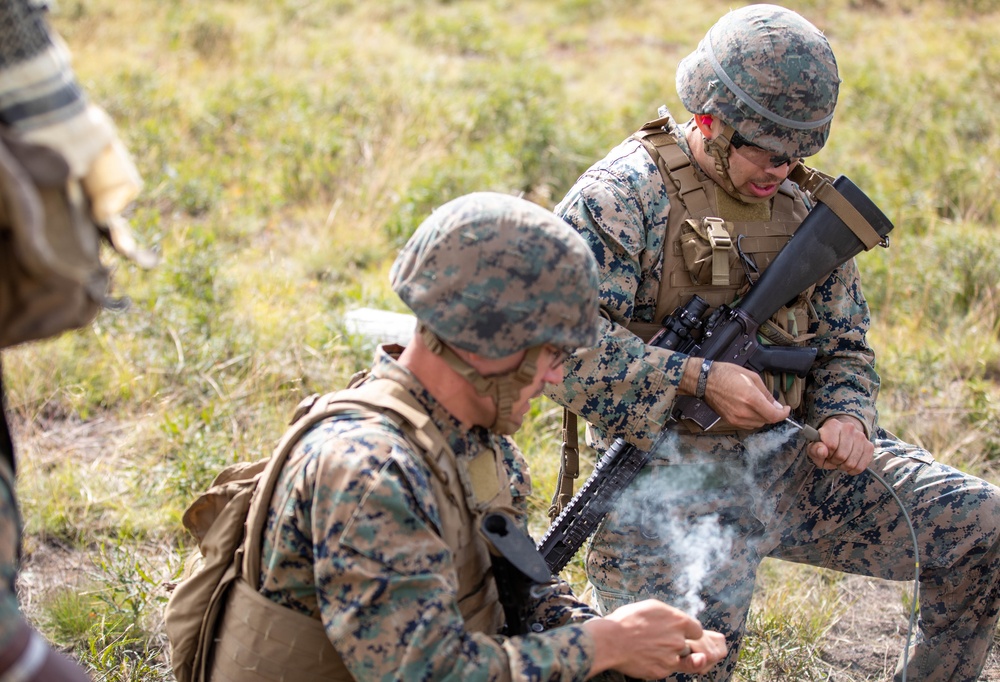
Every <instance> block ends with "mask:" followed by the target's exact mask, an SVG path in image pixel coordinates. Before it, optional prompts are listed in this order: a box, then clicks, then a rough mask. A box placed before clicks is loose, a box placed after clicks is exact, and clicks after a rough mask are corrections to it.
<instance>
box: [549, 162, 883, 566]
mask: <svg viewBox="0 0 1000 682" xmlns="http://www.w3.org/2000/svg"><path fill="white" fill-rule="evenodd" d="M832 186H833V189H834V190H836V191H837V192H838V193H839V196H840V198H841V199H846V200H847V202H849V203H850V205H851V206H852V207H853V209H856V210H857V212H858V213H859V214H860V218H861V219H862V220H864V221H866V222H867V223H868V225H869V226H870V227H871V228H873V229H874V232H875V233H877V235H878V237H879V238H881V240H882V241H881V243H882V244H883V245H885V244H887V242H886V240H885V238H886V235H888V234H889V232H890V231H891V230H892V228H893V225H892V223H891V222H890V221H889V219H888V218H887V217H886V216H885V214H883V213H882V211H881V210H880V209H879V208H878V206H876V205H875V203H874V202H872V201H871V199H869V198H868V197H867V196H866V195H865V194H864V192H862V191H861V190H860V189H858V187H857V186H856V185H855V184H854V183H853V182H851V181H850V180H849V179H847V178H846V177H844V176H843V175H841V176H840V177H838V178H837V179H836V180H835V181H834V182H833V185H832ZM819 198H820V200H821V201H822V200H823V196H822V195H820V196H819ZM864 248H866V245H865V243H864V242H862V241H861V238H860V237H859V236H858V235H857V234H856V233H855V232H854V231H853V230H852V229H851V228H850V227H848V224H847V222H845V220H844V219H843V218H842V217H841V215H840V214H839V213H835V212H834V210H833V209H831V208H830V207H829V206H828V205H827V203H825V202H824V203H819V204H817V205H816V206H815V207H814V208H813V209H812V210H811V211H810V212H809V215H808V216H806V219H805V220H804V221H803V222H802V225H800V226H799V228H798V230H796V231H795V234H794V235H793V236H792V238H791V239H789V240H788V243H787V244H786V245H785V247H784V248H783V249H782V250H781V252H780V253H779V254H778V256H777V257H776V258H775V259H774V261H772V263H771V264H770V265H769V266H768V268H767V269H766V270H765V271H764V272H763V273H762V274H761V276H760V278H759V279H758V280H757V282H756V283H755V284H754V285H753V287H751V289H750V290H749V291H748V292H747V294H746V295H745V296H744V297H743V298H742V299H741V300H740V301H739V302H738V303H737V304H735V305H734V306H732V307H730V306H720V308H719V309H718V310H717V311H716V312H715V313H713V314H712V315H710V316H709V318H708V320H705V321H703V320H702V319H701V318H702V316H703V315H704V313H705V311H706V310H707V308H708V304H707V303H706V302H705V301H704V300H703V299H701V298H700V297H698V296H695V297H693V298H692V299H691V300H690V301H689V302H688V303H687V304H686V305H684V306H681V307H679V308H678V309H677V310H675V311H674V312H673V313H672V314H671V315H669V316H667V317H666V318H665V319H664V320H663V329H662V330H661V331H660V333H658V334H657V335H656V336H654V337H653V339H652V341H651V342H650V343H651V344H652V345H655V346H658V347H661V348H666V349H668V350H675V351H677V352H681V353H685V354H687V355H694V356H697V357H702V358H707V359H709V360H713V361H715V360H718V361H722V362H732V363H734V364H738V365H740V366H747V367H750V368H752V369H754V370H756V371H761V370H765V369H770V370H776V371H783V372H789V373H795V374H797V375H799V376H805V375H806V373H807V372H808V371H809V368H810V366H811V365H812V362H813V360H814V359H815V356H816V349H814V348H798V347H774V346H765V345H763V344H761V343H760V342H759V341H758V339H757V330H758V329H759V327H760V325H761V324H762V323H764V322H765V321H767V320H768V319H769V318H770V317H771V316H772V315H774V313H775V312H777V311H778V310H779V309H780V308H781V307H782V306H784V305H786V304H787V303H790V302H791V301H792V300H794V299H795V297H796V296H798V295H799V294H800V293H801V292H803V291H805V290H806V289H808V288H809V287H810V286H811V285H812V284H814V283H815V282H818V281H822V280H824V279H826V278H827V277H828V276H829V275H830V273H832V272H833V271H834V270H835V269H837V267H839V266H840V265H842V264H843V263H845V262H847V261H848V260H850V259H851V258H853V257H854V256H856V255H857V254H858V253H860V252H861V251H862V250H863V249H864ZM671 416H672V418H673V419H675V420H676V421H681V420H690V421H692V422H694V423H695V424H698V425H699V426H700V427H701V428H703V429H707V428H710V427H711V426H712V425H714V424H715V423H717V422H718V421H719V415H718V414H716V413H715V411H714V410H712V408H711V407H709V406H708V405H707V404H705V403H704V402H703V401H701V400H698V399H696V398H693V397H691V396H681V397H679V398H678V399H677V400H676V401H675V402H674V410H673V411H672V413H671ZM667 433H669V429H664V431H663V432H662V433H660V435H659V436H658V437H657V438H656V441H655V443H654V445H653V447H652V448H651V449H650V450H649V451H643V450H640V449H639V448H637V447H635V446H634V445H631V444H629V443H626V442H625V441H624V440H623V439H621V438H619V439H617V440H615V442H614V443H613V444H612V445H611V447H610V448H608V450H607V451H606V452H605V454H604V455H603V456H602V457H601V458H600V460H599V461H598V463H597V465H596V466H595V468H594V472H593V473H592V474H591V476H590V477H589V478H588V479H587V481H586V482H585V483H584V485H583V487H581V489H580V491H579V492H578V493H577V494H576V495H574V496H573V498H572V499H571V500H570V502H569V504H568V505H567V506H566V507H565V508H564V509H563V510H562V512H561V513H560V514H559V516H558V517H556V519H555V521H553V523H552V525H551V526H550V527H549V529H548V530H547V531H546V533H545V535H544V536H543V537H542V539H541V541H539V543H538V550H539V552H540V553H541V554H542V557H543V558H544V559H545V562H546V563H547V564H548V566H549V568H550V569H551V570H552V572H553V573H558V572H559V571H561V570H562V569H563V568H564V567H565V566H566V564H567V563H569V561H570V560H571V559H572V558H573V556H574V555H575V554H576V552H577V551H578V550H579V549H580V547H581V546H582V545H583V543H584V542H586V540H587V538H588V537H590V535H591V534H592V533H593V532H594V531H595V530H596V529H597V526H598V524H599V523H600V522H601V520H602V519H603V518H604V515H605V514H607V512H608V511H610V509H611V508H612V506H614V504H615V503H616V502H617V501H618V498H619V497H620V496H621V493H622V491H623V490H624V489H625V488H626V487H627V486H628V485H629V484H630V483H631V482H632V480H633V479H634V478H635V477H636V475H638V473H639V471H640V470H641V469H642V467H643V466H644V465H645V464H646V462H647V461H648V460H649V458H650V456H651V454H652V453H653V452H655V451H656V449H657V447H658V446H659V445H660V443H661V442H662V441H663V439H664V437H665V436H666V434H667Z"/></svg>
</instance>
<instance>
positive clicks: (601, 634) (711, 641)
mask: <svg viewBox="0 0 1000 682" xmlns="http://www.w3.org/2000/svg"><path fill="white" fill-rule="evenodd" d="M584 628H585V629H587V631H588V632H590V634H591V635H592V636H593V638H594V642H595V655H594V665H593V667H592V668H591V670H590V676H591V677H592V676H594V675H596V674H597V673H600V672H603V671H605V670H610V669H614V670H618V671H619V672H621V673H624V674H625V675H628V676H629V677H637V678H640V679H656V678H659V677H664V676H666V675H670V674H672V673H675V672H689V673H701V672H705V671H707V670H708V669H709V668H711V667H712V666H714V665H715V664H716V663H718V662H719V661H720V660H721V659H722V658H723V657H724V656H725V655H726V643H725V638H724V637H723V636H722V635H721V634H719V633H717V632H705V631H704V630H703V629H702V627H701V623H699V622H698V621H697V620H696V619H695V618H692V617H691V616H689V615H687V614H686V613H684V612H683V611H681V610H680V609H676V608H674V607H672V606H668V605H667V604H664V603H663V602H661V601H658V600H655V599H647V600H645V601H641V602H637V603H635V604H628V605H626V606H623V607H621V608H619V609H617V610H615V611H614V612H612V613H610V614H608V615H607V616H605V617H604V618H596V619H594V620H591V621H587V622H586V623H584ZM688 652H690V653H688ZM682 654H686V655H682Z"/></svg>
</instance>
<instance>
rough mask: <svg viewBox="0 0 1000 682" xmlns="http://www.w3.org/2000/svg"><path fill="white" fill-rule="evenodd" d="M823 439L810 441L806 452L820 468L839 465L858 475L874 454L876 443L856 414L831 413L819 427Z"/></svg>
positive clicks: (844, 469)
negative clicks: (834, 414) (866, 433)
mask: <svg viewBox="0 0 1000 682" xmlns="http://www.w3.org/2000/svg"><path fill="white" fill-rule="evenodd" d="M819 438H820V440H819V441H817V442H815V443H810V445H809V447H807V448H806V454H807V455H808V456H809V459H811V460H812V462H813V464H815V465H816V466H818V467H819V468H820V469H839V470H840V471H843V472H845V473H848V474H852V475H857V474H860V473H861V472H862V471H864V470H865V469H867V468H868V465H869V464H871V463H872V459H874V456H875V446H874V445H873V444H872V442H871V441H870V440H869V439H868V436H866V435H865V430H864V428H863V427H862V426H861V423H860V422H859V421H858V420H857V419H855V418H854V417H848V416H847V415H837V416H834V417H830V418H829V419H827V420H826V421H825V422H823V426H821V427H820V429H819Z"/></svg>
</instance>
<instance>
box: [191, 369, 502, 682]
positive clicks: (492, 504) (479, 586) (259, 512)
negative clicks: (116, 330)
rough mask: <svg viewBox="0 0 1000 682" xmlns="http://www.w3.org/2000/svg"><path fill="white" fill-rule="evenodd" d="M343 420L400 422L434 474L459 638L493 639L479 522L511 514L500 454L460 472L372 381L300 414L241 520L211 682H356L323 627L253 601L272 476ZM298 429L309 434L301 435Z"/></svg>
mask: <svg viewBox="0 0 1000 682" xmlns="http://www.w3.org/2000/svg"><path fill="white" fill-rule="evenodd" d="M347 410H361V411H363V412H365V413H369V414H370V413H373V412H378V413H381V414H384V415H386V416H388V417H389V418H391V419H392V420H393V421H394V422H396V424H397V426H398V427H399V429H400V431H401V432H402V433H403V436H404V438H405V441H406V442H407V443H408V444H409V445H410V446H411V447H413V448H414V449H415V450H416V451H417V452H419V453H420V454H421V456H422V457H423V459H424V462H425V463H426V464H427V466H428V468H429V469H430V470H431V472H432V474H433V476H432V487H433V491H434V497H435V500H436V501H437V504H438V507H439V509H440V514H441V532H442V536H443V539H444V541H445V542H446V543H447V544H448V547H449V548H450V549H451V552H452V556H453V560H454V564H455V571H456V575H457V578H458V590H457V594H458V595H459V597H458V607H459V611H460V612H461V614H462V617H463V618H464V621H465V628H466V629H467V630H469V631H471V632H483V633H487V634H496V633H497V632H499V631H500V628H501V627H502V626H503V623H504V616H503V608H502V606H501V605H500V601H499V596H498V594H497V587H496V581H495V580H494V579H493V578H492V573H491V571H490V565H491V564H490V555H489V550H488V548H487V546H486V543H485V541H484V540H483V539H482V538H481V536H479V534H478V531H477V529H478V527H479V523H478V520H479V518H480V517H481V515H482V514H484V513H486V512H487V511H489V510H494V509H501V508H506V509H510V508H511V507H512V505H513V497H512V494H511V490H510V485H509V480H508V475H507V472H506V467H505V465H504V462H503V458H502V455H501V453H500V452H499V450H496V451H484V452H481V453H480V454H479V455H477V456H476V457H475V458H473V459H472V460H469V461H464V460H463V461H461V462H460V461H459V460H458V459H457V458H456V456H455V454H454V452H452V450H451V448H449V446H448V444H447V441H446V440H445V437H444V436H443V434H442V433H441V432H440V430H438V428H437V427H436V426H435V425H434V423H433V421H432V420H431V418H430V417H429V416H428V415H427V414H426V412H425V411H424V409H423V408H422V407H421V406H420V404H419V403H417V402H416V401H415V400H414V399H413V397H412V396H411V395H410V394H409V392H408V391H406V389H404V388H403V387H402V386H400V385H399V384H397V383H396V382H394V381H392V380H389V379H373V380H370V381H368V382H366V383H364V384H362V385H361V386H359V387H358V388H355V389H350V390H347V391H340V392H338V393H334V394H328V395H326V396H323V397H321V398H318V399H317V400H316V401H315V403H314V404H312V406H311V407H309V408H308V411H305V410H303V411H300V414H298V415H296V416H297V419H296V421H295V422H293V426H292V427H291V429H290V430H289V434H291V435H290V436H289V434H286V436H285V438H283V440H282V442H283V443H284V444H285V446H284V447H282V448H280V449H279V453H278V454H276V455H275V456H274V457H272V461H271V462H270V463H269V464H268V469H267V470H266V471H265V472H264V474H263V478H262V482H261V484H260V485H259V486H258V494H255V496H254V500H253V502H252V504H251V507H250V512H249V515H248V517H247V539H246V541H245V544H244V550H245V551H244V552H243V561H242V563H243V566H242V577H241V578H240V579H239V580H238V581H237V583H236V588H235V589H233V590H232V591H231V592H230V594H229V596H228V599H227V603H226V604H225V611H224V613H223V616H222V619H221V622H220V625H219V628H218V631H217V634H216V638H215V647H214V651H213V655H212V657H211V659H212V660H211V667H210V671H211V672H210V674H209V675H208V677H207V679H208V680H211V682H275V681H285V680H287V681H288V682H292V681H294V682H311V681H312V680H315V681H316V682H319V681H320V680H322V681H324V682H327V681H330V680H333V681H340V680H344V681H349V680H353V679H354V678H353V677H352V676H351V674H350V673H349V672H348V670H347V668H346V667H345V665H344V663H343V661H342V659H341V658H340V655H339V654H338V653H337V652H336V650H335V649H334V648H333V645H332V644H331V643H330V640H329V639H328V638H327V635H326V632H325V630H324V628H323V624H322V622H321V621H320V620H319V619H317V618H311V617H309V616H306V615H305V614H302V613H299V612H296V611H292V610H291V609H289V608H286V607H284V606H281V605H279V604H277V603H276V602H274V601H273V600H271V599H269V598H268V597H266V596H264V595H262V594H260V593H259V591H258V589H259V579H260V555H261V539H262V533H263V529H264V524H265V522H266V519H267V511H268V508H269V506H270V500H271V495H272V493H273V490H274V487H275V484H276V483H277V478H278V473H279V472H280V471H281V468H282V465H283V463H284V461H285V460H286V459H287V456H288V453H289V452H290V451H291V450H293V449H294V445H295V444H296V443H297V442H298V440H299V439H300V438H301V437H302V435H303V434H304V433H305V431H307V430H308V428H311V426H312V425H313V424H315V423H316V421H318V419H325V418H326V417H328V416H332V415H335V414H337V413H340V412H344V411H347ZM306 416H308V417H309V418H308V419H305V418H304V417H306ZM317 418H318V419H317ZM299 422H303V423H306V424H307V427H306V428H301V427H299V426H298V425H297V424H298V423H299ZM286 439H287V441H286ZM279 454H280V455H281V456H280V457H279Z"/></svg>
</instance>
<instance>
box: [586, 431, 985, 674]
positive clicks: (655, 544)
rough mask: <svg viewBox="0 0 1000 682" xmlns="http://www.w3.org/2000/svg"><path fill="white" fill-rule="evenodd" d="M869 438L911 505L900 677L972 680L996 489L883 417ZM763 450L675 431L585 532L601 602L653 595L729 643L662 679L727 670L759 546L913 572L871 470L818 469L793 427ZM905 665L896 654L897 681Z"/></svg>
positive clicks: (774, 552) (900, 527) (762, 553)
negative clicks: (723, 651) (910, 591)
mask: <svg viewBox="0 0 1000 682" xmlns="http://www.w3.org/2000/svg"><path fill="white" fill-rule="evenodd" d="M706 442H707V443H708V444H709V447H708V448H707V449H706V448H705V447H704V446H705V444H706ZM874 442H875V446H876V449H875V461H874V462H873V464H872V465H871V469H873V470H874V471H876V472H878V473H879V474H880V475H881V476H882V478H884V479H885V480H886V482H887V483H889V484H890V485H891V486H892V487H893V489H894V490H895V492H896V494H897V495H898V496H899V498H900V500H901V501H902V504H903V505H904V506H905V508H906V510H907V511H908V513H909V515H910V517H911V519H912V522H913V525H914V528H915V532H916V535H917V542H918V548H919V553H920V557H919V558H920V593H919V596H920V599H919V603H920V620H919V623H918V628H917V632H916V636H915V637H914V644H913V646H912V647H911V649H910V651H909V652H908V658H909V661H908V664H907V670H906V674H907V679H908V680H911V681H913V682H915V681H917V680H920V682H944V681H945V680H948V681H951V682H957V681H959V680H966V681H970V682H971V681H974V680H976V679H978V676H979V673H980V671H981V670H982V668H983V666H984V664H985V660H986V656H987V654H988V651H989V647H990V645H991V643H992V641H993V635H994V630H995V628H996V622H997V616H998V607H1000V489H998V488H996V487H995V486H993V485H991V484H989V483H987V482H985V481H983V480H981V479H978V478H975V477H973V476H969V475H967V474H964V473H962V472H961V471H958V470H957V469H954V468H952V467H948V466H945V465H943V464H940V463H938V462H935V461H934V459H933V457H932V456H931V455H930V454H929V453H928V452H926V451H925V450H922V449H920V448H918V447H916V446H913V445H909V444H906V443H903V442H900V441H899V440H897V439H896V438H895V437H894V436H893V435H892V434H890V433H887V432H885V431H884V430H878V431H877V432H876V434H875V438H874ZM699 446H700V447H701V448H702V449H701V451H700V452H696V448H697V447H699ZM763 451H764V454H763V455H762V454H761V452H755V451H754V447H752V443H751V441H750V439H745V440H741V439H738V438H736V437H735V436H733V437H718V436H717V437H714V438H706V437H705V436H701V437H687V438H685V437H681V438H680V439H674V440H673V442H672V443H670V444H668V448H667V452H666V453H665V454H659V455H657V456H656V457H654V460H653V461H652V462H651V465H648V466H647V467H645V469H644V470H643V471H642V472H641V473H640V475H639V477H638V478H637V479H636V480H635V481H634V482H633V484H632V485H631V486H630V488H629V490H628V491H626V494H625V495H624V496H623V499H622V500H621V501H620V502H619V504H618V505H616V508H615V510H614V511H613V512H611V513H610V514H609V515H608V516H607V517H606V518H605V520H604V523H603V524H602V526H601V527H600V528H599V530H598V532H597V534H596V535H595V536H594V539H593V541H592V543H591V546H590V548H589V551H588V554H587V573H588V577H589V579H590V582H591V584H592V585H593V586H594V591H595V595H596V599H597V602H598V607H599V608H600V610H601V611H602V612H603V613H607V612H609V611H612V610H614V609H615V608H617V607H619V606H621V605H623V604H626V603H630V602H633V601H637V600H640V599H645V598H649V597H656V598H659V599H661V600H663V601H665V602H667V603H669V604H673V605H674V606H677V607H679V608H682V609H684V610H685V611H687V612H688V613H692V614H697V615H698V618H699V619H700V621H701V622H702V624H703V625H704V626H705V627H706V628H709V629H712V630H717V631H719V632H722V633H723V634H724V635H725V636H726V642H727V645H728V646H729V655H728V657H727V658H726V659H725V660H724V661H722V662H720V663H719V665H718V666H717V667H716V668H715V669H713V671H712V672H711V673H709V674H706V675H702V676H701V677H700V678H692V677H690V676H686V675H675V676H673V677H671V678H669V679H671V680H676V681H678V682H680V681H682V680H691V679H701V680H713V681H715V682H723V681H725V680H728V679H729V678H730V677H731V675H732V673H733V670H734V669H735V668H736V664H737V660H738V657H739V648H740V642H741V640H742V637H743V635H744V632H745V629H746V621H747V612H748V609H749V606H750V600H751V597H752V596H753V589H754V582H755V579H756V574H757V568H758V566H759V565H760V562H761V560H762V559H763V558H765V557H774V558H779V559H784V560H788V561H793V562H799V563H804V564H810V565H813V566H820V567H824V568H829V569H834V570H838V571H843V572H846V573H855V574H861V575H866V576H874V577H878V578H883V579H887V580H899V581H905V580H912V579H913V577H914V571H915V568H914V556H913V539H912V535H911V533H910V530H909V527H908V526H907V524H906V522H905V520H904V519H903V517H902V515H901V513H900V509H899V505H898V504H897V503H896V501H895V500H894V499H893V497H892V495H891V494H890V493H889V492H888V491H887V490H886V489H885V487H884V486H882V484H881V483H879V482H878V481H877V480H876V479H875V477H873V476H871V475H869V474H868V473H867V472H863V473H861V474H860V475H857V476H850V475H847V474H844V473H842V472H836V471H827V470H821V469H817V468H816V467H815V466H814V465H813V464H812V462H811V461H810V460H809V459H808V458H807V457H806V456H805V454H804V452H803V451H802V444H801V442H795V441H794V439H793V440H792V441H791V442H786V443H783V444H782V446H781V447H779V448H778V449H777V450H775V449H773V448H770V447H765V448H764V449H763ZM904 631H905V630H904ZM859 645H862V646H863V645H864V643H863V642H859ZM900 648H901V649H902V646H901V647H900ZM901 666H902V655H901V657H900V663H899V665H898V666H897V671H896V676H895V679H897V680H899V679H901Z"/></svg>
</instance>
